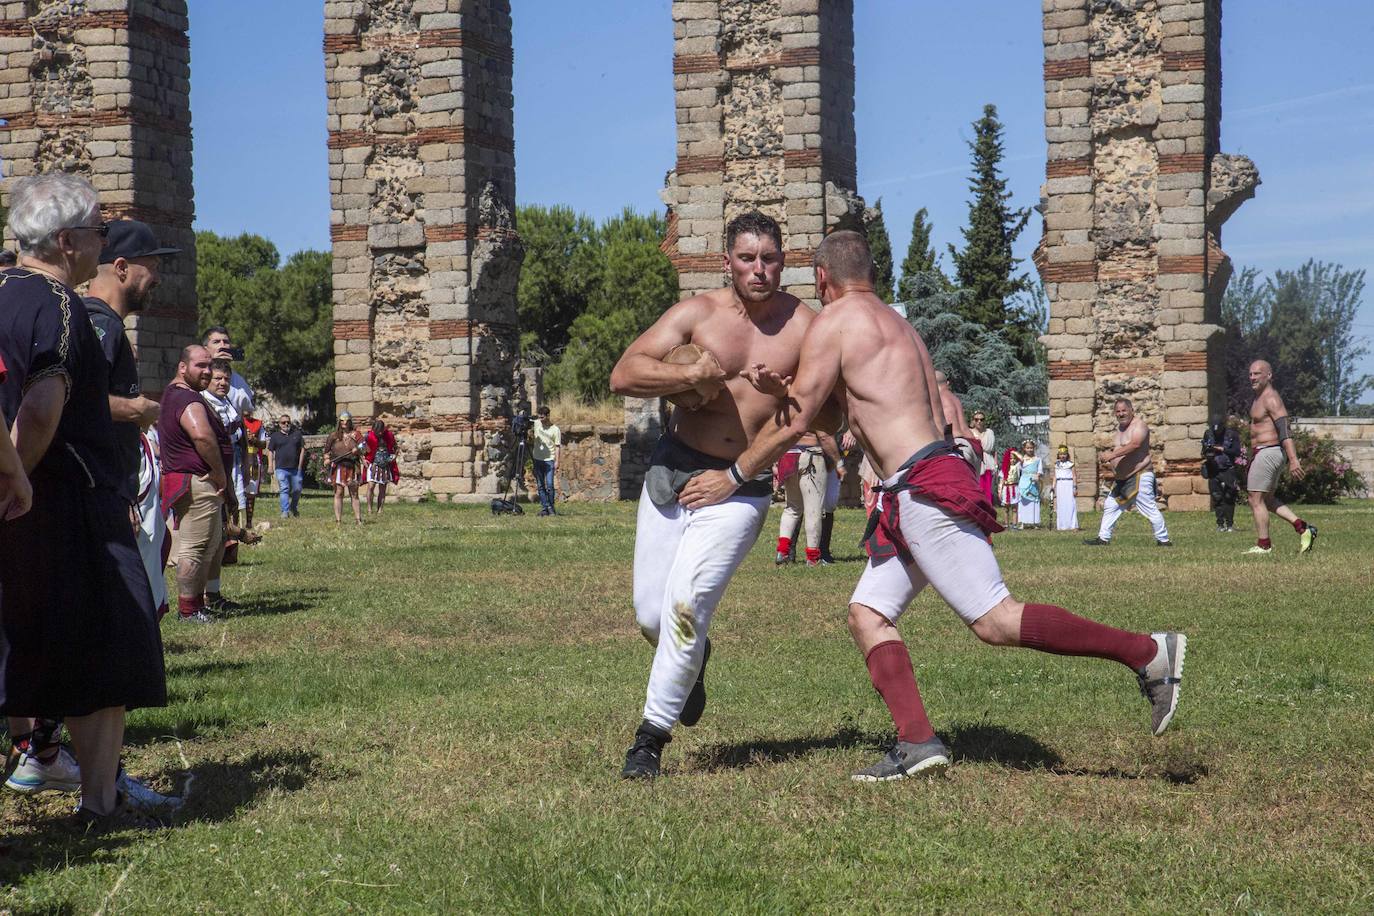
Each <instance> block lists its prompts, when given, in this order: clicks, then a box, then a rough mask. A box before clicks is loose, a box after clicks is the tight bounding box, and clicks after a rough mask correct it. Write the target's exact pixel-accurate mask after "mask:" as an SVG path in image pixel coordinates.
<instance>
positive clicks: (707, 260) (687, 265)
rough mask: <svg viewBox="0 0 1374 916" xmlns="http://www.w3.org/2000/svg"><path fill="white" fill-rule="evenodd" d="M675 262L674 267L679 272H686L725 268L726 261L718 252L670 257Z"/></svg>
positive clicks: (712, 270) (703, 271)
mask: <svg viewBox="0 0 1374 916" xmlns="http://www.w3.org/2000/svg"><path fill="white" fill-rule="evenodd" d="M669 260H671V261H672V262H673V267H674V269H676V270H677V272H678V273H684V272H698V273H705V272H714V271H721V270H723V269H724V266H723V265H724V261H723V260H722V258H721V255H720V254H719V253H716V254H680V255H678V256H677V257H675V258H669Z"/></svg>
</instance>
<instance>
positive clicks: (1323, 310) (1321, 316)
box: [1274, 258, 1371, 416]
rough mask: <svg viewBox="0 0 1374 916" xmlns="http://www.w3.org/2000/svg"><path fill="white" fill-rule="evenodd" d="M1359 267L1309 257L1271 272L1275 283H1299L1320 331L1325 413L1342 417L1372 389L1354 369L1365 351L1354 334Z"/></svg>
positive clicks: (1359, 296)
mask: <svg viewBox="0 0 1374 916" xmlns="http://www.w3.org/2000/svg"><path fill="white" fill-rule="evenodd" d="M1364 278H1365V272H1364V271H1363V270H1345V269H1344V268H1342V267H1341V265H1339V264H1327V263H1325V262H1322V261H1317V260H1313V259H1310V258H1309V259H1308V261H1307V263H1305V264H1303V265H1302V266H1301V267H1299V268H1298V269H1297V270H1295V271H1286V270H1276V271H1274V283H1275V285H1276V286H1278V287H1280V288H1282V287H1284V286H1286V285H1287V284H1289V283H1292V284H1295V285H1296V287H1297V295H1298V297H1299V298H1300V299H1301V300H1302V301H1303V302H1304V303H1306V305H1307V307H1308V308H1309V309H1310V311H1311V316H1312V322H1313V324H1314V325H1315V326H1316V327H1317V328H1318V330H1319V332H1320V333H1321V339H1320V340H1319V341H1318V348H1319V351H1320V353H1321V361H1322V392H1321V398H1322V402H1323V404H1324V405H1325V407H1326V411H1327V412H1328V413H1332V414H1335V415H1336V416H1341V415H1342V414H1344V413H1346V412H1348V411H1349V409H1350V407H1351V406H1352V405H1354V404H1355V403H1357V402H1358V401H1359V399H1360V396H1361V395H1362V394H1364V392H1365V391H1366V390H1368V389H1369V388H1370V387H1371V379H1370V377H1369V376H1368V375H1363V374H1360V373H1359V371H1358V367H1359V364H1360V362H1361V360H1363V359H1364V357H1365V356H1366V355H1368V353H1369V348H1368V347H1366V346H1365V345H1364V341H1363V340H1362V339H1361V338H1359V337H1357V336H1356V335H1355V327H1354V325H1355V318H1356V317H1357V316H1358V315H1359V311H1360V300H1361V299H1362V298H1363V296H1364Z"/></svg>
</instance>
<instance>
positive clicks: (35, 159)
mask: <svg viewBox="0 0 1374 916" xmlns="http://www.w3.org/2000/svg"><path fill="white" fill-rule="evenodd" d="M186 30H187V20H186V2H185V0H29V2H15V0H7V2H0V118H4V119H5V124H4V125H2V126H0V162H3V168H4V177H5V178H6V179H9V178H15V177H20V176H24V175H35V174H42V173H44V172H50V171H63V172H72V173H75V174H78V175H82V176H83V177H85V178H87V179H89V180H90V181H91V183H92V184H93V185H94V186H95V188H96V190H97V191H98V192H99V193H100V202H101V206H102V209H103V213H104V216H105V218H106V219H118V218H121V217H124V218H131V219H138V220H142V221H144V222H146V223H149V224H150V225H151V226H152V227H153V229H154V231H155V232H156V233H157V235H158V238H159V239H160V240H161V241H162V242H163V243H164V244H167V245H171V246H173V247H176V248H180V249H181V250H182V253H181V254H180V255H178V256H176V257H175V258H170V259H168V261H167V263H166V265H165V266H164V268H163V272H162V285H161V286H160V287H159V288H158V290H157V292H156V293H155V294H154V298H153V301H152V302H151V303H150V305H149V307H148V308H147V309H145V310H144V311H143V312H142V313H140V314H139V315H137V316H136V317H134V318H131V319H130V321H129V330H128V334H129V339H130V341H131V342H132V343H133V345H134V348H135V351H136V352H137V354H138V368H139V377H140V380H141V382H142V384H143V387H144V389H145V390H147V391H149V392H154V393H156V392H160V391H161V390H162V388H163V386H164V385H166V383H167V381H168V380H169V379H170V378H171V377H172V375H173V374H174V373H175V372H176V364H177V357H178V355H179V354H180V352H181V348H182V347H184V346H185V345H186V344H187V343H189V342H191V341H192V340H193V339H194V338H195V336H196V333H197V327H196V283H195V251H196V243H195V235H194V233H192V231H191V223H192V220H193V219H194V216H195V204H194V197H193V192H192V188H191V108H190V78H191V74H190V54H191V52H190V42H189V41H188V40H187V37H186ZM3 202H4V204H5V205H8V203H9V200H8V190H7V188H6V190H5V191H4V195H3ZM6 243H7V245H10V246H13V244H14V240H13V239H7V240H6Z"/></svg>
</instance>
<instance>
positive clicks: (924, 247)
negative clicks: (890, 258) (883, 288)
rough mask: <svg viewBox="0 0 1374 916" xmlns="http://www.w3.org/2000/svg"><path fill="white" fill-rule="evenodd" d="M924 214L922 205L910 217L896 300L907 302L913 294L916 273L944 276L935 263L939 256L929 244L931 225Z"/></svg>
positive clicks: (914, 292) (924, 209)
mask: <svg viewBox="0 0 1374 916" xmlns="http://www.w3.org/2000/svg"><path fill="white" fill-rule="evenodd" d="M926 216H927V213H926V208H925V207H922V208H921V209H919V210H917V211H916V215H915V216H914V217H912V219H911V244H909V245H907V246H906V257H905V258H903V259H902V279H901V281H900V282H899V283H898V284H897V301H898V302H909V301H911V299H912V297H913V296H915V294H916V287H917V283H916V278H917V275H918V274H934V273H938V274H940V275H941V276H944V273H943V272H942V271H941V270H940V265H939V264H938V263H937V262H938V261H939V256H938V255H936V254H935V249H934V248H932V247H931V244H930V231H931V229H932V228H933V227H932V226H931V225H930V223H928V222H926ZM946 285H948V284H946Z"/></svg>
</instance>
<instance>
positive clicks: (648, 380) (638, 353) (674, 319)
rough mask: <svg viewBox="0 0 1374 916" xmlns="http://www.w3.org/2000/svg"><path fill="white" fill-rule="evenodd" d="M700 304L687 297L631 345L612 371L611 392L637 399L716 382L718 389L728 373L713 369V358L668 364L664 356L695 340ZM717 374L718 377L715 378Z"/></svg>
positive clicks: (673, 392) (674, 392) (675, 392)
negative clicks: (695, 326)
mask: <svg viewBox="0 0 1374 916" xmlns="http://www.w3.org/2000/svg"><path fill="white" fill-rule="evenodd" d="M701 309H702V306H701V304H700V303H697V302H693V301H691V300H688V301H686V302H679V303H678V304H677V305H675V306H673V307H672V308H670V309H668V311H666V312H664V313H663V316H662V317H661V318H659V319H658V321H655V322H654V323H653V326H652V327H650V328H649V329H648V330H647V331H645V332H644V333H643V334H640V335H639V337H638V338H637V339H636V340H635V342H634V343H632V344H630V346H629V348H628V349H626V350H625V353H624V354H623V355H622V356H621V357H620V360H619V362H617V363H616V364H615V368H614V369H612V370H611V391H613V392H615V393H616V394H619V395H628V396H630V397H636V398H653V397H661V396H663V395H668V394H677V393H678V392H681V391H686V390H687V389H689V388H694V387H696V386H697V385H699V384H702V383H709V382H711V381H713V380H714V381H716V382H717V384H716V385H715V387H716V388H717V390H719V386H720V384H721V383H723V382H724V381H725V374H724V373H723V372H720V371H719V369H716V370H715V371H714V372H712V371H710V366H709V363H710V362H711V361H710V360H703V361H702V362H697V363H688V364H686V365H668V364H667V363H665V362H663V357H665V356H667V355H668V351H669V350H671V349H672V348H673V347H676V346H677V345H678V344H685V343H688V342H689V341H691V339H692V327H693V326H694V325H695V324H696V322H697V321H698V320H699V319H700V317H701ZM716 376H718V379H716V378H715V377H716Z"/></svg>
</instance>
